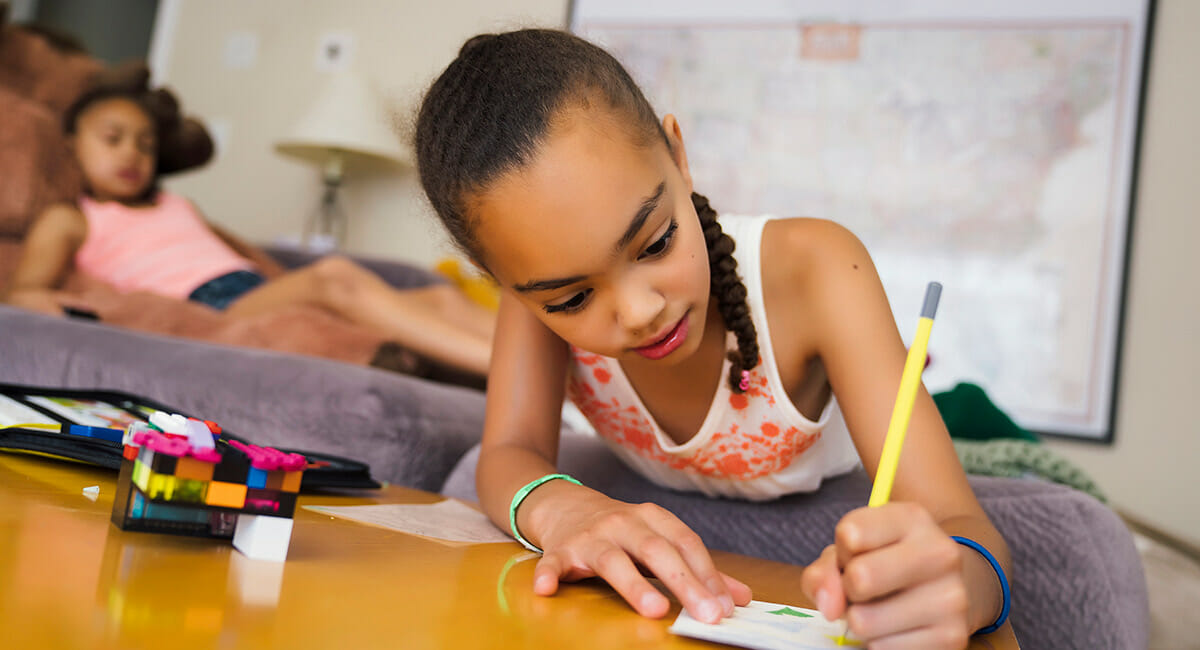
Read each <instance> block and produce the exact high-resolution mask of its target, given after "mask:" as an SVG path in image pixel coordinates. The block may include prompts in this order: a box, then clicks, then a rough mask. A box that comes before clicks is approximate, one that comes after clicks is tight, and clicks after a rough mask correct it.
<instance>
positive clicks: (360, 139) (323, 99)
mask: <svg viewBox="0 0 1200 650" xmlns="http://www.w3.org/2000/svg"><path fill="white" fill-rule="evenodd" d="M275 150H276V151H278V152H279V153H282V154H285V155H288V156H294V157H296V158H301V159H303V160H307V161H310V162H313V163H316V164H319V165H324V164H327V163H328V162H329V159H330V157H331V155H333V154H338V153H342V154H351V155H359V156H367V157H374V158H382V159H384V160H389V161H392V162H397V163H402V164H412V154H411V153H410V152H409V151H407V150H406V149H404V148H402V147H401V146H400V143H399V136H398V135H397V134H396V133H394V132H393V131H392V130H391V128H389V126H388V120H387V119H386V118H385V111H384V109H383V106H382V104H381V102H380V100H379V98H378V97H376V96H375V94H374V93H372V92H371V89H370V88H369V87H368V86H367V83H366V81H365V80H364V79H363V78H362V77H360V76H358V75H356V74H354V73H352V72H340V73H334V74H332V75H331V76H330V79H329V82H328V83H327V84H326V85H325V88H324V89H322V91H321V94H320V95H319V96H318V97H317V101H316V102H315V103H314V104H313V105H312V107H311V108H310V109H309V111H308V112H307V113H305V115H304V116H303V117H302V118H301V119H300V121H299V122H297V123H296V125H295V127H293V128H292V130H291V132H290V133H289V134H288V135H287V136H285V137H283V138H281V139H280V140H279V141H278V142H276V143H275Z"/></svg>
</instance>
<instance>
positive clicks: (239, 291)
mask: <svg viewBox="0 0 1200 650" xmlns="http://www.w3.org/2000/svg"><path fill="white" fill-rule="evenodd" d="M266 281H267V279H266V278H264V277H263V276H262V275H259V274H258V273H255V272H254V271H233V272H232V273H226V274H225V275H222V276H220V277H217V278H213V279H212V280H209V281H208V282H205V283H204V284H202V285H200V286H199V287H196V290H195V291H193V292H191V293H190V294H188V300H191V301H194V302H198V303H201V304H205V305H208V306H209V307H212V308H213V309H217V310H224V309H225V308H227V307H229V305H230V304H232V303H233V301H235V300H237V299H238V298H241V297H242V296H244V295H245V294H246V293H247V292H249V291H250V290H251V289H253V288H255V287H257V286H258V285H260V284H262V283H264V282H266Z"/></svg>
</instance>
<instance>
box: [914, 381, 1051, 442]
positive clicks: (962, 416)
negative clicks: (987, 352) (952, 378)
mask: <svg viewBox="0 0 1200 650" xmlns="http://www.w3.org/2000/svg"><path fill="white" fill-rule="evenodd" d="M933 401H934V403H936V404H937V407H938V411H939V412H940V413H941V414H942V420H944V421H945V422H946V428H947V429H949V430H950V437H951V438H954V439H955V440H994V439H996V438H1015V439H1017V440H1029V441H1032V442H1037V439H1038V438H1037V436H1036V435H1034V434H1033V433H1031V432H1029V431H1026V430H1025V429H1022V428H1021V427H1019V426H1017V423H1016V422H1013V421H1012V419H1011V418H1009V417H1008V416H1007V415H1005V413H1004V411H1001V410H1000V409H999V408H996V405H995V404H993V403H992V400H991V399H989V398H988V396H987V393H985V392H983V389H982V388H980V387H979V386H976V385H975V384H968V383H961V384H959V385H957V386H955V387H954V388H952V389H950V390H948V391H946V392H944V393H937V394H935V395H934V396H933Z"/></svg>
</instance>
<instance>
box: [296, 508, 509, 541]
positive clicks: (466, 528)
mask: <svg viewBox="0 0 1200 650" xmlns="http://www.w3.org/2000/svg"><path fill="white" fill-rule="evenodd" d="M303 507H304V508H305V509H306V510H312V511H313V512H319V513H321V514H326V515H330V516H332V517H341V518H343V519H351V520H353V521H357V522H360V523H364V524H370V525H372V526H381V527H383V528H387V529H389V530H395V531H399V532H402V533H408V534H410V535H419V536H421V537H428V538H430V539H434V540H439V541H443V542H449V543H453V544H496V543H500V542H511V541H513V538H512V537H509V536H508V535H507V534H505V533H504V532H503V531H501V530H500V529H499V528H496V526H495V525H494V524H492V522H491V520H490V519H488V518H487V515H484V514H483V513H482V512H479V511H478V510H476V509H474V508H472V507H471V506H468V505H467V504H465V503H463V502H462V501H458V500H457V499H446V500H445V501H439V502H438V503H434V504H424V505H409V504H384V505H375V506H303Z"/></svg>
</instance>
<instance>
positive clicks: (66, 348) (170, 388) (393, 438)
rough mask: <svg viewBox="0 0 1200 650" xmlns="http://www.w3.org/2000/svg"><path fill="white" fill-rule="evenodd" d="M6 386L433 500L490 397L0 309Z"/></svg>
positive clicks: (475, 432) (0, 373)
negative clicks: (328, 467) (193, 421)
mask: <svg viewBox="0 0 1200 650" xmlns="http://www.w3.org/2000/svg"><path fill="white" fill-rule="evenodd" d="M0 332H3V333H4V335H3V336H0V360H3V362H2V363H0V382H4V383H15V384H32V385H40V386H56V387H62V388H105V389H110V390H119V391H127V392H131V393H134V394H138V395H144V396H146V397H149V398H151V399H154V400H157V401H159V402H162V403H164V404H167V405H170V406H173V407H176V408H178V409H180V410H182V411H185V412H187V413H189V414H191V415H196V416H199V417H204V418H207V419H211V420H214V421H216V422H219V423H220V424H221V425H222V426H224V427H226V428H228V429H229V430H230V431H232V432H234V433H237V434H239V435H242V436H245V437H246V438H248V439H250V440H252V441H254V442H255V443H258V444H264V445H273V446H280V447H294V448H299V449H307V450H311V451H323V452H327V453H331V454H336V455H341V456H346V457H349V458H354V459H356V460H361V461H363V462H366V463H368V464H370V465H371V473H372V475H373V476H375V478H377V479H380V480H385V481H390V482H392V483H398V484H400V485H406V486H410V487H416V488H421V489H426V490H436V489H438V488H439V487H440V486H441V485H442V483H443V482H444V481H445V478H446V474H447V473H449V471H450V469H451V468H452V467H454V464H455V463H456V462H457V461H458V459H459V458H460V457H461V456H462V454H463V453H464V452H465V451H466V450H467V449H470V447H471V446H472V445H474V444H475V443H477V442H478V441H479V438H480V433H481V431H482V427H483V393H481V392H479V391H475V390H470V389H466V388H459V387H456V386H449V385H446V384H438V383H434V382H429V381H424V380H421V379H415V378H413V377H408V376H403V375H398V374H395V373H391V372H386V371H383V370H376V369H374V368H365V367H359V366H352V365H349V364H345V363H340V362H335V361H326V360H323V359H314V358H309V357H301V356H297V355H292V354H282V353H278V352H270V351H266V350H255V349H250V348H235V347H229V346H223V345H212V344H206V343H198V342H194V341H188V340H184V339H176V338H169V337H164V336H155V335H150V334H141V333H136V332H131V331H127V330H121V329H116V328H112V327H108V326H105V325H103V324H99V323H90V322H83V321H74V320H68V319H64V318H52V317H49V316H43V315H41V314H33V313H29V312H25V311H22V310H18V309H14V308H12V307H7V306H5V305H0Z"/></svg>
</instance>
